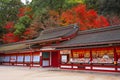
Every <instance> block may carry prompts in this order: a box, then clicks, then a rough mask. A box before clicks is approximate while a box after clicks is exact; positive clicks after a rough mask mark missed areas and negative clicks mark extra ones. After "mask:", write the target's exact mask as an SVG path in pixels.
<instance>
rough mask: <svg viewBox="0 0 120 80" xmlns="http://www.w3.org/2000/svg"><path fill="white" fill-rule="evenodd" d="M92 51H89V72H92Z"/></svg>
mask: <svg viewBox="0 0 120 80" xmlns="http://www.w3.org/2000/svg"><path fill="white" fill-rule="evenodd" d="M92 60H93V58H92V49H90V67H91V70H92Z"/></svg>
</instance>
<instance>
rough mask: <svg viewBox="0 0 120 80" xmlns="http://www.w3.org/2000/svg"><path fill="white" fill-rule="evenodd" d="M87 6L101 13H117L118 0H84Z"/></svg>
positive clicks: (118, 7)
mask: <svg viewBox="0 0 120 80" xmlns="http://www.w3.org/2000/svg"><path fill="white" fill-rule="evenodd" d="M84 2H85V3H86V4H87V6H88V8H94V9H95V10H97V11H98V13H99V14H102V15H119V16H120V0H84Z"/></svg>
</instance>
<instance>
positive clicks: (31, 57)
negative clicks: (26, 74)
mask: <svg viewBox="0 0 120 80" xmlns="http://www.w3.org/2000/svg"><path fill="white" fill-rule="evenodd" d="M31 65H32V51H31V52H30V68H31Z"/></svg>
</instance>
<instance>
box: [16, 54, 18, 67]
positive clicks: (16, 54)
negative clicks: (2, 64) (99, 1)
mask: <svg viewBox="0 0 120 80" xmlns="http://www.w3.org/2000/svg"><path fill="white" fill-rule="evenodd" d="M17 58H18V53H17V54H16V65H17Z"/></svg>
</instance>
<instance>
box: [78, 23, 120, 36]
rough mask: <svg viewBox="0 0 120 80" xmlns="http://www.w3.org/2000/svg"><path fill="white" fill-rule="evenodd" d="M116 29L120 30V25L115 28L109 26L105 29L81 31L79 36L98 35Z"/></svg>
mask: <svg viewBox="0 0 120 80" xmlns="http://www.w3.org/2000/svg"><path fill="white" fill-rule="evenodd" d="M116 29H120V25H114V26H108V27H104V28H97V29H90V30H85V31H79V32H78V35H82V34H91V33H98V32H103V31H110V30H116Z"/></svg>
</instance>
